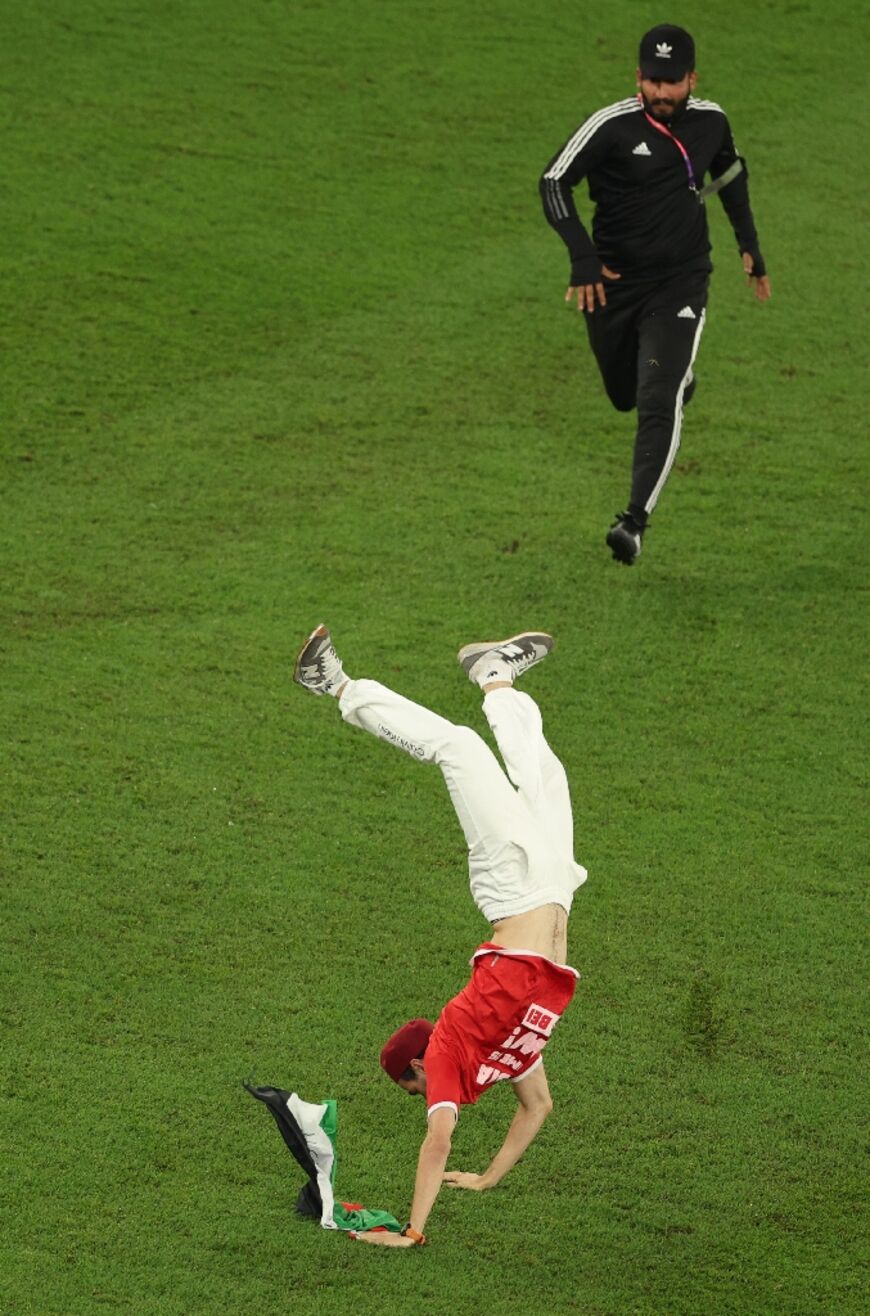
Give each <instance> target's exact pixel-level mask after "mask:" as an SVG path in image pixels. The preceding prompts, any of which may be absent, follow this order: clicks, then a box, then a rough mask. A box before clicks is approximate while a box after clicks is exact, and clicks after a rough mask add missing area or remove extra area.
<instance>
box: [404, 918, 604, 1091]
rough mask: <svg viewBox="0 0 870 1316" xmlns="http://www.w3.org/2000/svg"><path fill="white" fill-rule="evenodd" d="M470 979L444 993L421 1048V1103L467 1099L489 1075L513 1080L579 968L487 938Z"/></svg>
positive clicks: (544, 1036) (529, 1060) (535, 1058)
mask: <svg viewBox="0 0 870 1316" xmlns="http://www.w3.org/2000/svg"><path fill="white" fill-rule="evenodd" d="M471 964H472V973H471V981H470V982H469V984H468V986H467V987H465V988H464V989H463V990H462V991H461V992H460V993H459V995H458V996H454V998H453V1000H452V1001H448V1002H447V1004H446V1005H445V1007H444V1009H443V1010H442V1011H441V1014H440V1015H439V1016H438V1022H437V1023H436V1025H435V1030H434V1032H433V1033H432V1036H431V1037H430V1039H429V1045H428V1046H427V1048H426V1104H427V1106H428V1109H429V1113H430V1114H431V1113H432V1111H433V1110H434V1109H435V1107H436V1106H453V1107H454V1109H455V1110H456V1113H457V1115H458V1114H459V1107H460V1106H469V1105H472V1104H473V1103H474V1102H475V1101H477V1100H478V1098H479V1097H480V1095H481V1093H482V1092H485V1091H486V1089H487V1088H488V1087H491V1086H492V1084H493V1083H497V1082H499V1081H500V1080H501V1079H506V1078H509V1079H513V1080H514V1081H516V1080H517V1079H518V1078H522V1077H523V1075H525V1074H528V1073H529V1071H530V1070H532V1069H533V1068H534V1067H535V1066H536V1065H537V1064H539V1063H540V1055H541V1052H542V1051H543V1049H544V1047H545V1046H546V1045H547V1042H548V1041H549V1039H550V1036H551V1034H552V1032H553V1029H554V1028H555V1026H556V1024H557V1023H558V1021H559V1017H560V1016H561V1014H562V1013H563V1011H564V1010H565V1008H566V1006H567V1005H568V1004H569V1002H570V1000H571V998H572V996H573V995H574V988H575V986H576V985H577V979H578V977H579V976H580V975H579V974H578V973H577V970H576V969H571V968H569V967H568V966H567V965H565V964H554V963H553V961H552V960H548V959H546V958H545V957H544V956H543V955H536V954H535V953H534V951H527V950H507V949H505V947H504V946H494V945H493V944H492V942H485V943H484V945H482V946H480V947H478V949H477V950H476V951H475V952H474V955H473V956H472V959H471Z"/></svg>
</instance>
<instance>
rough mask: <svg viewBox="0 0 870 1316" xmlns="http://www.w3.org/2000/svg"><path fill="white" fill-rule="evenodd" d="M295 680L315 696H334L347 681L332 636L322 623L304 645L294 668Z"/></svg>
mask: <svg viewBox="0 0 870 1316" xmlns="http://www.w3.org/2000/svg"><path fill="white" fill-rule="evenodd" d="M293 680H294V681H296V682H298V684H299V685H304V686H305V689H306V690H310V691H311V693H312V694H313V695H334V694H335V692H336V690H337V689H338V687H339V686H340V685H341V684H342V682H343V681H346V680H347V677H346V676H345V674H344V668H343V667H342V665H341V659H340V658H339V656H338V654H337V653H336V652H335V648H334V646H333V643H332V636H331V635H330V634H329V631H328V629H327V628H326V626H324V625H323V623H322V622H321V623H320V625H319V626H318V627H317V629H316V630H313V631H312V632H311V634H310V635H309V637H308V639H307V640H306V641H305V643H304V644H303V646H302V648H301V649H300V650H299V653H298V655H297V658H296V666H295V667H294V668H293Z"/></svg>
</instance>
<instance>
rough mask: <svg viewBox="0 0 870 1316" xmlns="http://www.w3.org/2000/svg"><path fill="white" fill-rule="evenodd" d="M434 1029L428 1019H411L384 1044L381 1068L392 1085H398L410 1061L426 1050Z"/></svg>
mask: <svg viewBox="0 0 870 1316" xmlns="http://www.w3.org/2000/svg"><path fill="white" fill-rule="evenodd" d="M434 1027H435V1025H434V1024H430V1022H429V1020H428V1019H412V1020H411V1021H410V1023H407V1024H402V1027H401V1028H399V1029H397V1030H396V1032H395V1033H393V1036H392V1037H391V1038H389V1039H388V1040H387V1041H386V1042H385V1043H384V1047H383V1050H382V1051H381V1068H382V1069H385V1070H386V1071H387V1073H388V1074H389V1076H390V1078H391V1079H392V1080H393V1082H394V1083H398V1081H399V1079H400V1078H401V1077H402V1075H403V1074H404V1072H405V1070H406V1069H407V1068H408V1066H409V1065H410V1063H411V1061H412V1060H414V1059H415V1058H416V1057H417V1056H420V1055H422V1054H423V1052H424V1051H425V1050H426V1046H427V1044H428V1042H429V1038H430V1037H431V1035H432V1029H433V1028H434Z"/></svg>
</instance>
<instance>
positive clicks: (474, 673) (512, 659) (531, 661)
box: [456, 631, 555, 682]
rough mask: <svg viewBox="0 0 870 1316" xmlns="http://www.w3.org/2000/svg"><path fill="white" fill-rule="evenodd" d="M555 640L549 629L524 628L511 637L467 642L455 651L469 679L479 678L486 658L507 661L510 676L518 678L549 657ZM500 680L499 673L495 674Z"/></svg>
mask: <svg viewBox="0 0 870 1316" xmlns="http://www.w3.org/2000/svg"><path fill="white" fill-rule="evenodd" d="M554 643H555V641H554V639H553V637H552V635H547V633H546V631H523V632H522V633H521V634H520V635H514V636H512V637H511V639H509V640H484V641H482V642H481V643H479V644H466V645H465V646H464V647H463V648H462V649H460V650H459V653H458V654H457V655H456V657H457V659H458V660H459V665H460V667H461V668H462V670H463V671H464V672H465V674H466V676H467V677H468V679H469V681H478V682H479V681H480V678H481V675H483V674H484V671H483V669H484V667H485V665H486V663H487V662H493V661H500V662H501V663H506V664H507V667H508V669H509V671H510V679H511V680H512V681H515V680H516V678H517V677H518V676H521V675H522V673H523V672H526V671H528V669H529V668H530V667H534V665H535V663H539V662H540V661H541V660H542V659H543V658H546V656H547V654H548V653H549V652H550V650H551V649H552V647H553V645H554ZM494 679H495V680H499V679H500V677H499V674H498V673H496V674H495V676H494Z"/></svg>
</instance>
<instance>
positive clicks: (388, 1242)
mask: <svg viewBox="0 0 870 1316" xmlns="http://www.w3.org/2000/svg"><path fill="white" fill-rule="evenodd" d="M354 1238H357V1239H359V1241H360V1243H375V1244H376V1245H377V1246H378V1247H417V1244H416V1243H415V1242H414V1240H413V1238H406V1237H405V1235H404V1234H393V1233H390V1232H389V1231H386V1232H381V1231H380V1230H374V1229H368V1230H366V1231H365V1232H364V1233H361V1234H354Z"/></svg>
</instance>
